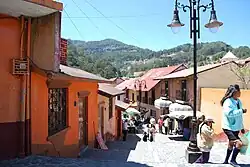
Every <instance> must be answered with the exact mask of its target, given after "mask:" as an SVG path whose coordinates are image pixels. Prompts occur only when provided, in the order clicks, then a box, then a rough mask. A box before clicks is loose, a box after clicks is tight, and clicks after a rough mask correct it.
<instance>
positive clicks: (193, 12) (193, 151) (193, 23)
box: [168, 0, 223, 163]
mask: <svg viewBox="0 0 250 167" xmlns="http://www.w3.org/2000/svg"><path fill="white" fill-rule="evenodd" d="M188 1H189V4H188V5H184V4H180V3H179V2H178V0H175V9H174V16H173V20H172V23H171V24H169V25H168V27H171V29H172V31H173V32H174V33H177V32H178V30H179V29H180V27H182V26H184V24H182V23H181V21H180V19H179V11H178V9H183V11H184V12H187V10H188V9H189V12H190V38H192V39H193V47H194V48H193V49H194V50H193V63H194V78H193V82H194V83H193V85H194V88H193V91H194V92H193V97H194V99H193V118H192V129H191V137H190V143H189V146H188V148H187V150H186V159H187V161H188V162H189V163H193V162H195V161H196V160H197V158H198V157H199V156H200V154H199V148H198V147H197V141H196V134H197V117H196V111H197V106H196V105H197V38H200V10H202V11H203V12H205V11H206V10H207V9H211V16H210V20H209V22H208V23H207V24H206V25H205V27H206V28H209V29H210V31H211V32H216V31H217V30H218V28H219V27H220V26H222V25H223V23H222V22H219V21H218V20H217V17H216V11H215V9H214V0H211V3H209V4H208V5H201V4H200V0H188Z"/></svg>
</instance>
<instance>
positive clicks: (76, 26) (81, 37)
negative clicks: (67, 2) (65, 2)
mask: <svg viewBox="0 0 250 167" xmlns="http://www.w3.org/2000/svg"><path fill="white" fill-rule="evenodd" d="M64 12H65V14H66V15H67V16H68V17H69V19H70V22H71V23H72V24H73V26H74V27H75V29H76V30H77V32H78V34H79V35H80V37H81V38H82V40H84V38H83V35H82V33H81V32H80V31H79V29H78V28H77V26H76V25H75V23H74V22H73V20H72V19H71V18H70V16H69V14H68V12H67V11H66V9H65V8H64Z"/></svg>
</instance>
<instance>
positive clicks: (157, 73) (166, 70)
mask: <svg viewBox="0 0 250 167" xmlns="http://www.w3.org/2000/svg"><path fill="white" fill-rule="evenodd" d="M181 66H183V64H181V65H177V66H169V67H162V68H153V69H151V70H149V71H148V72H147V73H146V74H144V75H143V76H142V77H140V79H139V80H140V81H142V80H145V81H146V88H145V87H144V86H142V91H150V90H151V89H152V88H153V87H155V86H156V84H158V83H159V82H160V80H155V78H158V77H162V76H165V75H168V74H171V73H172V72H174V71H176V70H177V69H178V68H179V67H181Z"/></svg>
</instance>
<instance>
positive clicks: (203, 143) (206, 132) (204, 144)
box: [196, 117, 214, 163]
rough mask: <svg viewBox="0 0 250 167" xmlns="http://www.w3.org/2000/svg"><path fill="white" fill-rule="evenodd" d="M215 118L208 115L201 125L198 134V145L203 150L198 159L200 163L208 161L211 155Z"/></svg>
mask: <svg viewBox="0 0 250 167" xmlns="http://www.w3.org/2000/svg"><path fill="white" fill-rule="evenodd" d="M213 123H214V120H213V119H212V118H211V117H207V118H206V119H205V120H204V121H203V122H202V123H201V124H200V125H199V132H198V134H197V146H198V147H199V149H200V151H201V152H202V155H201V157H200V158H199V159H198V160H197V161H196V162H198V163H208V161H209V157H210V151H211V149H212V147H213V144H214V141H213V135H214V130H213V127H212V124H213Z"/></svg>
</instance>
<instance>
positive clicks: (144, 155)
mask: <svg viewBox="0 0 250 167" xmlns="http://www.w3.org/2000/svg"><path fill="white" fill-rule="evenodd" d="M138 136H139V137H140V135H137V136H133V135H129V137H128V141H127V142H122V141H116V142H110V143H107V144H108V147H109V150H108V151H104V150H98V149H89V150H87V151H86V152H84V153H83V154H82V158H59V157H43V156H30V157H27V158H25V159H15V160H11V161H5V162H0V166H1V167H9V166H10V167H24V166H25V167H38V166H44V167H49V166H50V167H56V166H62V167H64V166H65V167H66V166H67V167H78V166H86V167H118V166H119V167H148V166H153V167H168V166H169V167H188V166H205V167H206V166H207V167H209V166H214V167H227V166H228V167H229V166H230V165H222V164H220V163H221V162H223V159H224V155H225V150H226V145H225V144H222V143H220V144H219V143H217V144H215V146H214V148H213V151H212V152H211V158H210V162H211V163H209V164H205V165H200V164H193V165H191V164H187V162H186V160H185V148H186V147H187V145H188V142H184V141H174V140H170V139H169V138H168V137H167V136H165V135H161V134H157V136H156V141H155V142H152V143H151V142H146V143H145V142H142V141H139V140H140V138H139V137H138ZM238 162H239V163H240V164H242V165H241V166H242V167H247V166H250V165H248V164H250V160H249V156H242V155H239V157H238Z"/></svg>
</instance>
